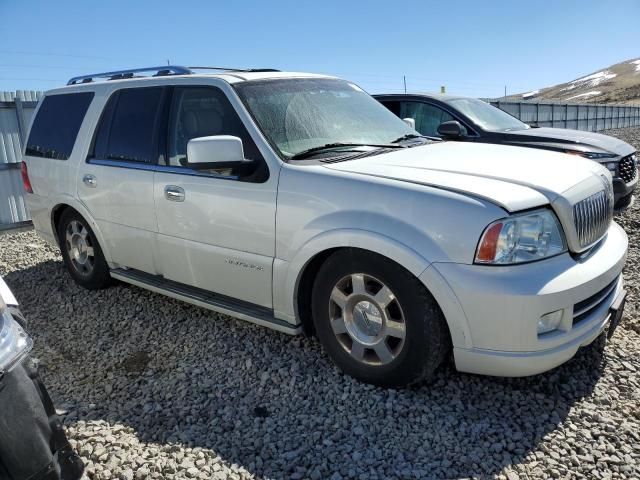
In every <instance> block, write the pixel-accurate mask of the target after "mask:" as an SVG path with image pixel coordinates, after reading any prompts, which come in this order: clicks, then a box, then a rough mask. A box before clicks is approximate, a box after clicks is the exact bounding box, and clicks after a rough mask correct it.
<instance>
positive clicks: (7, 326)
mask: <svg viewBox="0 0 640 480" xmlns="http://www.w3.org/2000/svg"><path fill="white" fill-rule="evenodd" d="M32 347H33V340H31V337H29V335H27V334H26V333H25V331H24V330H23V329H22V327H21V326H20V324H19V323H18V322H16V321H15V320H14V319H13V317H12V316H11V313H9V310H8V309H7V306H6V305H5V303H4V301H3V300H2V298H0V371H4V372H8V371H10V370H11V369H12V368H13V367H15V366H16V365H18V364H19V363H20V362H21V361H22V359H23V358H24V357H26V356H27V355H28V354H29V352H30V351H31V348H32Z"/></svg>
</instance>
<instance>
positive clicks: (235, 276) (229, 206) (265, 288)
mask: <svg viewBox="0 0 640 480" xmlns="http://www.w3.org/2000/svg"><path fill="white" fill-rule="evenodd" d="M210 135H233V136H236V137H239V138H240V139H241V140H242V143H243V148H244V152H245V157H246V158H248V159H252V160H254V161H255V163H256V168H255V170H253V171H252V172H250V173H249V174H243V175H240V174H237V173H236V172H234V171H232V170H230V169H221V170H210V171H202V170H198V171H196V170H192V169H189V168H187V167H185V166H183V163H184V160H185V159H186V152H187V143H188V141H189V140H191V139H192V138H199V137H205V136H210ZM276 193H277V176H276V175H275V174H271V175H270V172H269V169H268V167H267V164H266V162H265V161H264V159H263V157H262V155H261V153H260V151H259V150H258V148H257V146H256V144H255V142H254V140H253V139H252V138H251V136H250V135H249V133H248V131H247V129H246V128H245V126H244V124H243V123H242V121H241V119H240V118H239V117H238V115H237V113H236V111H235V110H234V108H233V106H232V105H231V103H230V101H229V99H228V98H227V96H226V94H225V93H224V92H223V91H222V90H220V89H218V88H216V87H212V86H177V87H175V88H174V89H173V93H172V99H171V107H170V115H169V121H168V133H167V155H166V160H165V165H164V166H162V165H161V166H159V167H158V168H157V170H156V174H155V178H154V198H155V206H156V218H157V221H158V237H157V239H158V240H157V248H158V263H159V269H160V270H161V273H162V275H163V276H164V277H165V278H167V279H169V280H173V281H176V282H179V283H182V284H186V285H190V286H193V287H197V288H201V289H205V290H207V291H210V292H213V293H216V294H220V295H223V296H226V297H233V298H234V299H238V300H242V301H244V302H247V303H250V304H254V305H259V306H262V307H267V308H271V307H272V292H271V282H272V265H273V259H274V255H275V214H276Z"/></svg>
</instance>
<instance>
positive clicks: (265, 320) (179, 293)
mask: <svg viewBox="0 0 640 480" xmlns="http://www.w3.org/2000/svg"><path fill="white" fill-rule="evenodd" d="M111 276H112V277H113V278H115V279H117V280H121V281H123V282H126V283H130V284H132V285H136V286H138V287H141V288H146V289H147V290H151V291H152V292H156V293H161V294H163V295H166V296H168V297H171V298H176V299H178V300H182V301H184V302H187V303H191V304H193V305H197V306H198V307H203V308H207V309H209V310H213V311H214V312H218V313H223V314H225V315H230V316H232V317H236V318H240V319H242V320H246V321H248V322H251V323H256V324H258V325H262V326H263V327H268V328H272V329H274V330H278V331H279V332H283V333H287V334H289V335H297V334H299V333H301V332H302V326H301V325H299V324H298V325H291V324H290V323H287V322H285V321H284V320H280V319H277V318H275V317H274V316H273V310H272V309H270V308H265V307H261V306H259V305H254V304H252V303H249V302H243V301H242V300H237V299H235V298H231V297H227V296H225V295H219V294H217V293H212V292H209V291H207V290H204V289H202V288H197V287H192V286H190V285H184V284H182V283H179V282H174V281H172V280H167V279H166V278H164V277H162V276H160V275H151V274H148V273H145V272H141V271H139V270H132V269H124V268H116V269H114V270H111Z"/></svg>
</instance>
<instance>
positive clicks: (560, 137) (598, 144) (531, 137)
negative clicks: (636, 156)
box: [504, 127, 635, 156]
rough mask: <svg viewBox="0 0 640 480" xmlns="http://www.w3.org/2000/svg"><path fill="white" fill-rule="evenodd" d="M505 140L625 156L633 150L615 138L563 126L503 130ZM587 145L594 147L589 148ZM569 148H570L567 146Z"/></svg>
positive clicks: (522, 143) (521, 143)
mask: <svg viewBox="0 0 640 480" xmlns="http://www.w3.org/2000/svg"><path fill="white" fill-rule="evenodd" d="M504 139H505V141H507V142H509V143H513V144H517V145H528V146H536V145H539V146H541V147H542V146H545V145H547V146H549V147H550V148H554V149H556V148H561V147H562V145H565V144H566V145H567V147H569V145H572V146H575V147H577V148H576V150H580V151H595V152H610V153H615V154H616V155H620V156H626V155H630V154H632V153H633V152H634V151H635V148H633V147H632V146H631V145H629V144H628V143H626V142H623V141H622V140H618V139H617V138H614V137H610V136H609V135H603V134H601V133H595V132H585V131H582V130H569V129H564V128H546V127H542V128H530V129H527V130H517V131H514V132H504ZM588 147H595V148H591V149H589V148H588ZM568 149H570V148H568Z"/></svg>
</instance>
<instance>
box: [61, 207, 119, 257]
mask: <svg viewBox="0 0 640 480" xmlns="http://www.w3.org/2000/svg"><path fill="white" fill-rule="evenodd" d="M67 210H72V211H75V212H76V213H78V214H79V215H80V216H82V218H84V219H85V220H86V221H87V223H88V224H89V226H90V227H91V230H92V231H93V233H94V235H95V236H96V239H97V241H98V243H99V244H100V249H101V250H102V254H103V255H104V258H105V260H106V261H107V263H108V264H110V263H111V254H110V252H109V245H108V243H107V242H106V241H105V238H104V236H103V234H102V230H101V228H100V226H99V225H98V223H97V222H96V221H95V220H94V218H93V216H92V215H91V214H90V213H89V211H88V210H87V209H86V208H85V207H84V205H82V204H81V203H79V202H77V201H73V200H72V199H64V200H60V201H58V202H56V203H55V204H54V206H53V208H51V230H52V231H53V235H54V238H55V240H56V242H57V244H58V245H60V239H59V238H58V226H59V223H60V219H61V218H62V215H63V213H64V212H65V211H67Z"/></svg>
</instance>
